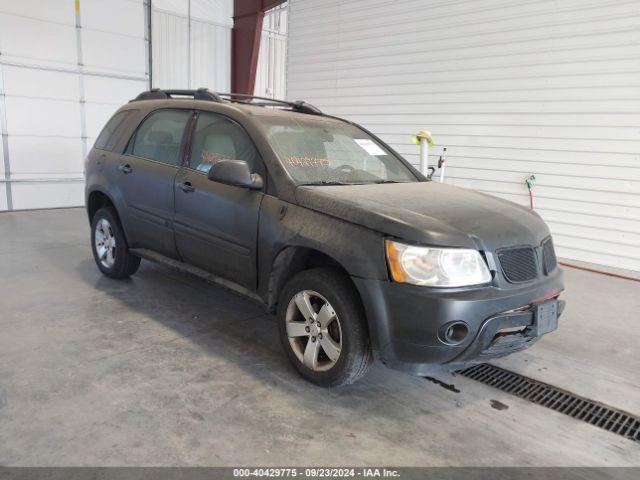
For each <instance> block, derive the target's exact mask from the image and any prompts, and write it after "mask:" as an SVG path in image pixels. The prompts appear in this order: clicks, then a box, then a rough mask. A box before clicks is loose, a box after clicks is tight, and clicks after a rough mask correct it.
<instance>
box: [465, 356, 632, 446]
mask: <svg viewBox="0 0 640 480" xmlns="http://www.w3.org/2000/svg"><path fill="white" fill-rule="evenodd" d="M456 373H459V374H460V375H464V376H465V377H468V378H471V379H473V380H476V381H478V382H481V383H484V384H485V385H489V386H491V387H494V388H497V389H498V390H502V391H503V392H506V393H510V394H512V395H515V396H517V397H520V398H523V399H525V400H529V401H530V402H533V403H536V404H538V405H542V406H543V407H547V408H550V409H551V410H555V411H556V412H560V413H564V414H565V415H569V416H570V417H573V418H577V419H578V420H582V421H583V422H587V423H589V424H591V425H595V426H596V427H600V428H602V429H604V430H607V431H609V432H612V433H616V434H618V435H621V436H623V437H625V438H628V439H631V440H635V441H636V442H640V417H637V416H635V415H632V414H630V413H628V412H625V411H623V410H618V409H617V408H613V407H609V406H608V405H605V404H603V403H600V402H596V401H594V400H589V399H588V398H584V397H581V396H579V395H576V394H574V393H571V392H568V391H566V390H563V389H561V388H558V387H554V386H553V385H549V384H547V383H544V382H540V381H538V380H533V379H532V378H529V377H525V376H524V375H520V374H519V373H515V372H510V371H509V370H505V369H503V368H500V367H496V366H495V365H490V364H488V363H482V364H480V365H474V366H473V367H469V368H465V369H463V370H459V371H457V372H456Z"/></svg>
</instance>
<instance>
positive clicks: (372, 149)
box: [353, 138, 387, 156]
mask: <svg viewBox="0 0 640 480" xmlns="http://www.w3.org/2000/svg"><path fill="white" fill-rule="evenodd" d="M353 140H354V141H355V142H356V143H357V144H358V145H360V146H361V147H362V148H363V149H364V151H365V152H367V153H368V154H369V155H374V156H376V155H386V154H387V152H385V151H384V150H383V149H381V148H380V147H379V146H378V145H376V144H375V143H373V140H370V139H368V138H354V139H353Z"/></svg>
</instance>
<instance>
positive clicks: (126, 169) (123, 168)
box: [118, 163, 133, 174]
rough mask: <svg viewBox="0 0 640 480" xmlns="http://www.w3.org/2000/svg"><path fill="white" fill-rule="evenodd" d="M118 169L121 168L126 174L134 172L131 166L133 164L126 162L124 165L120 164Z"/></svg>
mask: <svg viewBox="0 0 640 480" xmlns="http://www.w3.org/2000/svg"><path fill="white" fill-rule="evenodd" d="M118 170H120V171H121V172H122V173H124V174H127V173H131V172H133V168H131V165H129V164H128V163H125V164H124V165H120V166H119V167H118Z"/></svg>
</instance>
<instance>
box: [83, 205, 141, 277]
mask: <svg viewBox="0 0 640 480" xmlns="http://www.w3.org/2000/svg"><path fill="white" fill-rule="evenodd" d="M91 250H92V252H93V258H94V260H95V262H96V265H97V266H98V268H99V269H100V271H101V272H102V273H103V274H104V275H106V276H107V277H111V278H117V279H121V278H127V277H129V276H131V275H133V274H134V273H135V272H136V271H137V270H138V267H139V266H140V257H136V256H135V255H132V254H131V253H129V245H127V240H126V239H125V237H124V233H123V230H122V226H121V225H120V220H119V219H118V215H117V214H116V211H115V210H114V209H113V208H112V207H103V208H101V209H99V210H98V211H97V212H96V213H95V214H94V215H93V218H92V219H91Z"/></svg>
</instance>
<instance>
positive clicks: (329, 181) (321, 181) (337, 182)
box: [301, 180, 360, 185]
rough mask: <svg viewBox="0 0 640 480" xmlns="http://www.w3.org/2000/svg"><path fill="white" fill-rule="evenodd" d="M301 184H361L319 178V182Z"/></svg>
mask: <svg viewBox="0 0 640 480" xmlns="http://www.w3.org/2000/svg"><path fill="white" fill-rule="evenodd" d="M301 185H360V184H358V183H351V182H339V181H338V180H318V181H317V182H307V183H302V184H301Z"/></svg>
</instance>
